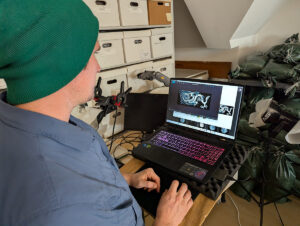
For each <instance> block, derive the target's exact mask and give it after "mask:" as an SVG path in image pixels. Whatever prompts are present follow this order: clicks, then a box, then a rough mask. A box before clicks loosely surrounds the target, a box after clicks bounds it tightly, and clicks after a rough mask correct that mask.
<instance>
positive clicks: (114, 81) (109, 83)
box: [107, 79, 117, 85]
mask: <svg viewBox="0 0 300 226" xmlns="http://www.w3.org/2000/svg"><path fill="white" fill-rule="evenodd" d="M114 83H117V79H113V80H108V81H107V84H108V85H111V84H114Z"/></svg>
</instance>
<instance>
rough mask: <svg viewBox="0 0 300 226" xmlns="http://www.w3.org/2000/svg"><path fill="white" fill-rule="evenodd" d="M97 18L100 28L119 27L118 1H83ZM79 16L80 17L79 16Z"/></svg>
mask: <svg viewBox="0 0 300 226" xmlns="http://www.w3.org/2000/svg"><path fill="white" fill-rule="evenodd" d="M83 1H84V2H85V4H87V6H88V7H89V8H90V9H91V10H92V12H93V13H94V15H95V16H96V17H97V18H98V21H99V25H100V28H102V27H115V26H120V15H119V5H118V0H83ZM79 16H80V15H79Z"/></svg>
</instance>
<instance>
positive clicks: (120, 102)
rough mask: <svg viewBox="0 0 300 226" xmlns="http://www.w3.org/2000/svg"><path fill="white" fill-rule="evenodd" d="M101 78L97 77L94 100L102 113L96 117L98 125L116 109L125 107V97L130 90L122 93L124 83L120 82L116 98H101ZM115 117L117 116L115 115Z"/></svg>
mask: <svg viewBox="0 0 300 226" xmlns="http://www.w3.org/2000/svg"><path fill="white" fill-rule="evenodd" d="M101 81H102V79H101V77H99V79H98V82H97V86H96V88H95V98H94V100H95V101H96V104H97V105H99V107H100V108H101V109H102V111H101V112H100V113H99V114H98V116H97V122H98V124H99V123H101V121H102V120H103V118H104V117H105V116H106V115H108V114H110V113H111V112H113V111H115V110H117V108H118V107H126V106H127V105H126V101H127V95H128V93H130V91H131V90H132V88H131V87H130V88H129V89H127V90H126V91H124V81H122V82H121V87H120V93H119V94H117V95H116V96H108V97H104V96H102V89H101V88H100V85H101ZM116 117H117V115H116Z"/></svg>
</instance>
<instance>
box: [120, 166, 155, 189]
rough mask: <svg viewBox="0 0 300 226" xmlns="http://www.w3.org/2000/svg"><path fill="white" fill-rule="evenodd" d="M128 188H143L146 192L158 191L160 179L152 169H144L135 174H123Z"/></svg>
mask: <svg viewBox="0 0 300 226" xmlns="http://www.w3.org/2000/svg"><path fill="white" fill-rule="evenodd" d="M123 176H124V178H125V180H126V181H127V183H128V184H129V186H131V187H134V188H137V189H140V188H144V189H145V190H147V191H148V192H150V191H153V190H156V191H157V192H159V191H160V178H159V176H157V174H156V173H155V172H154V170H153V169H152V168H148V169H145V170H143V171H140V172H138V173H135V174H123Z"/></svg>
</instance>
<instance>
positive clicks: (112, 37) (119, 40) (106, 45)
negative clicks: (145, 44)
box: [95, 32, 125, 69]
mask: <svg viewBox="0 0 300 226" xmlns="http://www.w3.org/2000/svg"><path fill="white" fill-rule="evenodd" d="M98 40H99V44H100V50H99V51H98V53H96V54H95V56H96V58H97V60H98V63H99V65H100V67H101V68H102V69H105V68H110V67H113V66H119V65H122V64H124V63H125V59H124V51H123V32H109V33H100V34H99V36H98Z"/></svg>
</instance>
